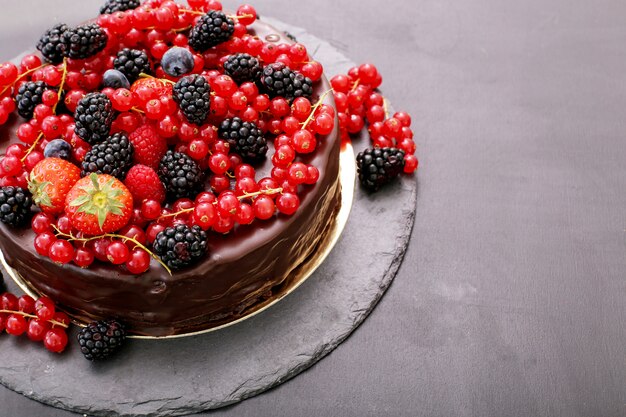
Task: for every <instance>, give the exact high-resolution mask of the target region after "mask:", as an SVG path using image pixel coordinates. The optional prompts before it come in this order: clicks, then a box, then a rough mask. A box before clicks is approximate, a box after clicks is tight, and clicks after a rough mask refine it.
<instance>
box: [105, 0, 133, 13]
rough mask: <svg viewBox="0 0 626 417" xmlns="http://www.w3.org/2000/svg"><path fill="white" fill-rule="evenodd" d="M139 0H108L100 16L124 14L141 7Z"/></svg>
mask: <svg viewBox="0 0 626 417" xmlns="http://www.w3.org/2000/svg"><path fill="white" fill-rule="evenodd" d="M139 3H140V2H139V0H107V1H106V3H104V5H103V6H102V7H101V8H100V14H111V13H115V12H124V11H126V10H132V9H136V8H137V7H139Z"/></svg>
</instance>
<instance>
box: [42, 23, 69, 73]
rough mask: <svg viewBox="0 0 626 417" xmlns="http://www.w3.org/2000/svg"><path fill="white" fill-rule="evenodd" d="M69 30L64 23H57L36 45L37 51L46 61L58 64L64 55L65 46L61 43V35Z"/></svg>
mask: <svg viewBox="0 0 626 417" xmlns="http://www.w3.org/2000/svg"><path fill="white" fill-rule="evenodd" d="M68 30H69V27H68V26H67V25H66V24H65V23H59V24H57V25H54V26H52V28H50V29H48V30H47V31H46V33H44V34H43V36H42V37H41V39H39V42H38V43H37V49H38V50H39V51H40V52H41V55H43V57H44V58H45V59H46V61H48V62H50V63H52V64H59V63H61V62H62V61H63V58H64V57H65V54H66V45H65V42H63V34H64V33H65V32H67V31H68Z"/></svg>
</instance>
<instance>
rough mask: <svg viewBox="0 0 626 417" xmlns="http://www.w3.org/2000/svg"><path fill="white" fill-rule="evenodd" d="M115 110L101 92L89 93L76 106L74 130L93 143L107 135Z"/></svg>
mask: <svg viewBox="0 0 626 417" xmlns="http://www.w3.org/2000/svg"><path fill="white" fill-rule="evenodd" d="M114 116H115V112H114V111H113V104H112V103H111V100H110V99H109V97H107V96H106V94H103V93H89V94H87V95H86V96H85V97H83V98H82V99H81V100H80V101H79V102H78V105H77V106H76V111H75V112H74V118H75V121H76V128H75V130H74V132H75V133H76V134H77V135H78V137H79V138H81V139H83V140H84V141H86V142H88V143H90V144H92V145H94V144H96V143H99V142H102V141H103V140H104V139H106V138H107V137H108V136H109V132H110V130H111V124H112V123H113V118H114Z"/></svg>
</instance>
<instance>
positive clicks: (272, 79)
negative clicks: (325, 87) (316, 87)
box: [260, 62, 313, 101]
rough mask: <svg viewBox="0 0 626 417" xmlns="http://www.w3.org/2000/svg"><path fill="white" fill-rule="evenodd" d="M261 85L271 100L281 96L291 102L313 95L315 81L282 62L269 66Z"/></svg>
mask: <svg viewBox="0 0 626 417" xmlns="http://www.w3.org/2000/svg"><path fill="white" fill-rule="evenodd" d="M260 84H261V87H263V89H264V91H265V92H267V94H268V95H269V96H270V97H271V98H274V97H278V96H281V97H284V98H286V99H287V100H290V101H291V100H293V99H294V98H296V97H306V98H308V97H311V95H312V94H313V81H311V79H310V78H308V77H305V76H304V75H302V74H300V73H299V72H297V71H293V70H292V69H290V68H289V67H288V66H286V65H285V64H284V63H282V62H275V63H273V64H269V65H267V66H266V67H265V68H264V69H263V73H262V74H261V82H260Z"/></svg>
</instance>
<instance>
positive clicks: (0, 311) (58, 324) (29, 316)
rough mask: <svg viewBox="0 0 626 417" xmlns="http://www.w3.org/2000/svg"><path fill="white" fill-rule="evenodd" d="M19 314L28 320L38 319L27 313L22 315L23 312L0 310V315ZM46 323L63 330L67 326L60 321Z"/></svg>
mask: <svg viewBox="0 0 626 417" xmlns="http://www.w3.org/2000/svg"><path fill="white" fill-rule="evenodd" d="M3 313H6V314H19V315H20V316H24V317H28V318H30V319H38V318H39V317H37V316H35V315H34V314H28V313H24V312H23V311H13V310H0V314H3ZM46 321H47V322H48V323H51V324H53V325H54V326H61V327H63V328H65V329H67V328H68V327H69V326H68V325H67V324H65V323H62V322H60V321H56V320H46Z"/></svg>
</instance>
